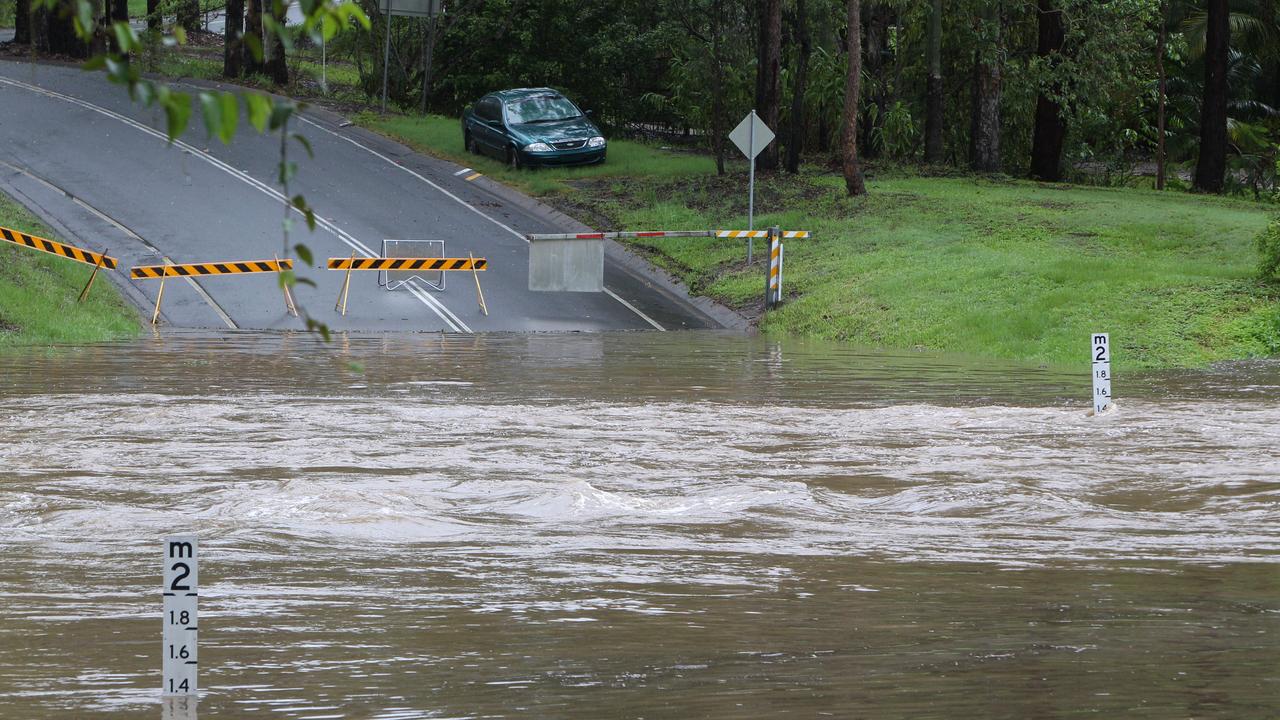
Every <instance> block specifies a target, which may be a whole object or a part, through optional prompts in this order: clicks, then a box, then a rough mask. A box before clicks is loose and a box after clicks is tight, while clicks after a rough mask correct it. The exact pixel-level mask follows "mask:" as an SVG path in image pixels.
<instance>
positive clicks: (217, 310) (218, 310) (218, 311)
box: [0, 160, 240, 330]
mask: <svg viewBox="0 0 1280 720" xmlns="http://www.w3.org/2000/svg"><path fill="white" fill-rule="evenodd" d="M0 165H3V166H5V167H7V168H9V169H10V170H13V171H14V172H16V173H21V174H23V175H25V176H27V177H29V178H31V179H32V180H34V181H35V182H38V183H40V184H41V185H44V186H45V187H47V188H49V189H50V190H53V191H54V192H57V193H61V194H63V195H65V196H66V197H67V198H68V199H70V200H71V202H73V203H75V204H77V205H79V206H80V207H82V208H84V209H85V210H88V211H89V212H91V213H93V215H94V216H95V217H97V218H99V219H101V220H102V221H103V222H106V223H108V224H110V225H111V226H113V227H115V228H116V229H117V230H119V231H120V232H122V233H124V234H125V235H128V236H129V237H131V238H133V239H134V240H136V241H137V242H139V243H141V244H142V245H143V246H144V247H147V248H150V249H151V250H153V251H155V252H156V253H159V254H160V255H161V259H162V260H164V261H165V262H166V263H169V264H170V265H176V264H177V263H175V262H173V260H170V259H169V258H168V257H166V256H164V254H163V253H160V250H159V248H157V247H156V246H155V245H152V244H151V243H149V242H147V241H146V240H145V239H143V237H142V236H141V235H139V234H138V233H136V232H134V231H132V230H130V229H129V228H127V227H125V226H124V224H123V223H121V222H120V221H118V220H116V219H115V218H113V217H111V216H110V215H108V214H106V213H104V212H102V211H101V210H99V209H98V208H96V207H94V206H92V205H90V204H89V203H87V202H85V201H84V200H81V199H80V198H78V197H76V196H75V195H72V194H71V193H69V192H67V191H66V190H63V189H62V188H60V187H58V186H57V185H54V184H53V183H51V182H49V181H48V180H45V179H44V178H42V177H40V176H39V175H37V174H35V173H33V172H31V171H30V170H28V169H26V168H20V167H18V166H17V165H12V164H10V163H7V162H5V161H3V160H0ZM183 280H186V281H187V284H188V285H190V286H191V289H193V290H195V291H196V294H197V295H199V296H200V297H202V298H204V301H205V302H206V303H208V305H209V307H210V308H211V309H212V310H213V312H214V314H215V315H217V316H218V317H220V318H222V322H224V323H226V325H227V328H228V329H230V330H239V329H240V328H239V327H238V326H236V324H235V321H233V320H232V319H231V316H230V315H227V313H226V311H224V310H223V309H222V306H220V305H218V303H217V302H215V301H214V299H213V297H212V296H210V295H209V293H207V292H205V289H204V288H203V287H200V283H198V282H196V280H195V278H193V277H191V276H190V275H188V276H186V277H184V278H183Z"/></svg>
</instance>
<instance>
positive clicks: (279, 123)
mask: <svg viewBox="0 0 1280 720" xmlns="http://www.w3.org/2000/svg"><path fill="white" fill-rule="evenodd" d="M293 111H294V106H293V103H291V102H289V101H288V100H277V101H276V102H275V103H274V104H272V106H271V122H269V123H267V127H269V128H271V129H272V130H279V129H280V128H282V127H284V125H285V123H287V122H289V117H290V116H291V115H293Z"/></svg>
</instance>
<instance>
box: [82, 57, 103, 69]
mask: <svg viewBox="0 0 1280 720" xmlns="http://www.w3.org/2000/svg"><path fill="white" fill-rule="evenodd" d="M106 66H107V56H106V55H94V56H93V57H91V58H89V59H88V60H85V61H84V62H83V63H82V64H81V65H80V69H81V70H101V69H102V68H104V67H106Z"/></svg>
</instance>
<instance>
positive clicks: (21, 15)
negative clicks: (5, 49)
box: [13, 0, 31, 45]
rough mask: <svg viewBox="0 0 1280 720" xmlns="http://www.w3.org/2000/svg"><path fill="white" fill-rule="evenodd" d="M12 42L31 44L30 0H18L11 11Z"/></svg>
mask: <svg viewBox="0 0 1280 720" xmlns="http://www.w3.org/2000/svg"><path fill="white" fill-rule="evenodd" d="M13 42H14V43H15V44H17V45H30V44H31V0H18V3H17V7H15V8H14V11H13Z"/></svg>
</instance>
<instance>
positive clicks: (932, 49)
mask: <svg viewBox="0 0 1280 720" xmlns="http://www.w3.org/2000/svg"><path fill="white" fill-rule="evenodd" d="M927 54H928V65H929V68H928V73H929V76H928V79H927V80H926V85H925V98H924V161H925V162H926V163H931V164H938V163H941V162H942V153H943V149H942V123H943V121H944V119H945V117H944V114H945V112H946V100H945V97H944V96H943V87H942V0H932V2H931V3H930V8H929V39H928V51H927Z"/></svg>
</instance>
